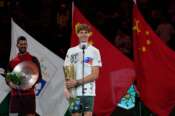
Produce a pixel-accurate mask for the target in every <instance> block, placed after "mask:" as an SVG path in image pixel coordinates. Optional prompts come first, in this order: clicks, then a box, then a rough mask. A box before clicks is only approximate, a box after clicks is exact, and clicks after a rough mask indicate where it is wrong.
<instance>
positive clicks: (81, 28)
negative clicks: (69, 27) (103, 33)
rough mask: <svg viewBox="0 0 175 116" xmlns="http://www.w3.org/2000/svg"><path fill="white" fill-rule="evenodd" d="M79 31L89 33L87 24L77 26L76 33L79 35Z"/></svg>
mask: <svg viewBox="0 0 175 116" xmlns="http://www.w3.org/2000/svg"><path fill="white" fill-rule="evenodd" d="M81 30H85V31H87V32H88V33H89V32H90V26H88V25H87V24H78V25H77V26H76V33H79V32H80V31H81Z"/></svg>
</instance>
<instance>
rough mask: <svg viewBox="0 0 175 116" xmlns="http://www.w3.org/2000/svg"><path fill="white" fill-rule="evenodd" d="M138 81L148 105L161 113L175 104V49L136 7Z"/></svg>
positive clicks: (135, 27) (135, 36)
mask: <svg viewBox="0 0 175 116" xmlns="http://www.w3.org/2000/svg"><path fill="white" fill-rule="evenodd" d="M133 23H134V25H133V30H134V32H133V36H134V56H135V64H136V75H137V78H136V81H137V87H138V90H139V92H140V97H141V99H142V100H143V102H144V104H145V105H146V106H147V107H148V108H149V109H150V110H152V111H153V112H154V113H156V114H157V115H158V116H168V114H169V113H170V111H171V109H172V108H173V106H174V105H175V52H173V51H172V50H170V49H169V48H168V47H167V46H166V45H165V44H164V43H163V42H162V41H161V40H160V39H159V37H158V36H157V35H156V34H155V33H154V32H153V30H152V29H151V27H150V26H149V25H148V24H147V23H146V22H145V20H144V18H143V17H142V16H141V14H140V12H139V10H138V8H137V6H136V5H134V7H133Z"/></svg>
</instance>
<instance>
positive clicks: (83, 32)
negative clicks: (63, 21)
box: [77, 30, 90, 43]
mask: <svg viewBox="0 0 175 116" xmlns="http://www.w3.org/2000/svg"><path fill="white" fill-rule="evenodd" d="M77 36H78V38H79V41H80V43H81V42H88V39H89V37H90V34H89V32H88V31H86V30H80V31H79V33H78V34H77Z"/></svg>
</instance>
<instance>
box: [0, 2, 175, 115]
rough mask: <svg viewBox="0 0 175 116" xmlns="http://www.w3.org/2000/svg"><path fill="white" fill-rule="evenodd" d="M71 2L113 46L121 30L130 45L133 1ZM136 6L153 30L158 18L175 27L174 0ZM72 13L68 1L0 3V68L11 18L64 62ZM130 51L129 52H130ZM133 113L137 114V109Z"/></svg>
mask: <svg viewBox="0 0 175 116" xmlns="http://www.w3.org/2000/svg"><path fill="white" fill-rule="evenodd" d="M74 2H75V5H76V6H77V7H78V8H79V9H80V11H81V12H82V13H83V14H84V15H85V17H86V18H87V19H88V20H89V21H90V22H91V23H92V24H93V25H94V26H95V27H96V28H97V29H98V30H99V31H100V32H101V33H102V34H103V35H104V36H105V37H106V38H107V39H108V40H109V41H110V42H111V43H112V44H113V45H115V44H114V38H115V37H116V35H117V32H118V30H123V31H124V32H125V33H126V34H127V35H128V36H129V37H130V39H131V42H132V32H131V31H132V30H131V29H132V17H131V16H132V4H133V3H132V0H74ZM137 3H138V7H139V9H140V11H141V12H142V14H143V16H144V17H145V19H146V21H147V22H148V23H149V24H150V25H151V27H152V28H153V29H154V30H156V28H157V26H158V25H159V23H160V19H161V17H166V19H167V20H168V22H169V23H170V24H171V25H172V26H173V27H175V1H174V0H138V1H137ZM71 9H72V1H71V0H0V65H1V66H2V67H5V66H6V65H7V63H8V61H9V55H10V44H11V43H10V39H11V24H10V23H11V22H10V21H11V18H13V19H14V20H15V22H16V23H17V24H18V25H20V26H21V27H22V28H23V29H24V30H25V31H27V32H28V33H29V34H30V35H32V36H33V37H34V38H35V39H36V40H38V41H39V42H40V43H42V44H43V45H45V46H46V47H47V48H49V49H50V50H51V51H53V52H54V53H55V54H57V55H58V56H60V57H62V58H64V57H65V54H66V52H67V49H68V48H69V47H70V36H71V18H72V16H71V15H72V11H71ZM174 39H175V38H174ZM174 39H173V36H172V38H171V42H170V44H168V46H170V47H171V48H172V49H174ZM116 47H117V46H116ZM130 51H131V52H132V49H131V50H130ZM126 56H127V57H129V58H131V59H132V55H127V54H126ZM138 103H139V102H138ZM137 106H138V105H137ZM137 108H138V107H137ZM142 110H145V111H146V112H147V113H148V114H147V113H144V114H143V115H145V116H149V115H150V113H149V112H148V111H147V110H146V109H145V108H143V109H142ZM135 111H136V112H138V109H135ZM114 115H115V113H114ZM122 116H124V115H122Z"/></svg>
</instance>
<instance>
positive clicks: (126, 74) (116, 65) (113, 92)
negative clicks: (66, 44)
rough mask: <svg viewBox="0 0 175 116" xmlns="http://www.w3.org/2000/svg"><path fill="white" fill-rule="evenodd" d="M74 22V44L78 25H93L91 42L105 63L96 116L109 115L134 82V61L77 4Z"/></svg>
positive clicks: (101, 70) (97, 93)
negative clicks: (87, 17)
mask: <svg viewBox="0 0 175 116" xmlns="http://www.w3.org/2000/svg"><path fill="white" fill-rule="evenodd" d="M72 23H73V26H72V40H71V45H73V46H74V45H77V44H78V38H77V36H76V34H75V29H76V25H78V24H79V23H83V24H88V25H89V26H90V27H91V31H92V35H91V37H90V43H91V44H93V45H94V46H95V47H97V48H98V49H99V50H100V53H101V57H102V64H103V66H102V68H101V69H100V76H99V78H98V79H97V80H96V97H95V104H94V105H95V107H94V112H95V115H96V116H109V115H110V114H111V112H112V111H113V110H114V109H115V107H116V105H117V102H119V100H120V98H121V97H122V96H123V95H124V94H125V93H126V92H127V89H128V88H129V87H130V85H131V83H132V82H133V79H134V76H135V71H134V68H133V62H131V61H130V60H129V59H128V58H127V57H125V56H124V55H122V53H121V52H119V50H118V49H116V48H115V47H114V46H113V45H112V44H111V43H110V42H108V41H107V39H106V38H105V37H104V36H103V35H101V34H100V33H99V31H98V30H97V29H96V28H95V27H94V26H93V25H91V24H90V22H89V21H88V20H87V19H86V18H85V17H84V16H83V15H82V14H81V13H80V11H79V10H78V8H77V7H75V6H74V8H73V21H72Z"/></svg>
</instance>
